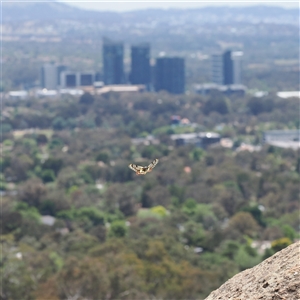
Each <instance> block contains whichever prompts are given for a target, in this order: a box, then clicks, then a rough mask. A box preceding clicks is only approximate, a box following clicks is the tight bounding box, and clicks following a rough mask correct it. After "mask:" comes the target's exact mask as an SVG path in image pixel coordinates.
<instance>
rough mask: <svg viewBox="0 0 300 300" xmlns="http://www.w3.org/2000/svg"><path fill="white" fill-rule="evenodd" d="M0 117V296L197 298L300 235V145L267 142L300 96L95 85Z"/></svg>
mask: <svg viewBox="0 0 300 300" xmlns="http://www.w3.org/2000/svg"><path fill="white" fill-rule="evenodd" d="M173 115H179V116H181V118H187V119H188V120H189V121H190V123H189V124H187V125H184V126H181V125H174V124H172V122H171V117H172V116H173ZM1 123H2V135H1V149H2V150H1V152H2V157H1V161H0V163H1V174H0V189H1V197H2V199H1V201H2V208H1V209H2V213H1V225H2V226H1V229H2V232H1V247H2V253H1V254H2V256H1V261H0V277H1V278H2V281H1V285H2V287H1V299H5V300H16V299H22V300H30V299H40V300H45V299H47V300H48V299H49V300H50V299H51V300H56V299H80V300H83V299H91V300H96V299H97V300H98V299H99V300H100V299H128V300H133V299H136V300H139V299H178V300H179V299H180V300H182V299H199V300H200V299H204V298H205V297H206V296H207V295H208V294H209V293H210V292H211V291H212V290H214V289H216V288H218V287H219V286H220V285H221V284H222V283H224V282H225V281H226V280H227V279H229V278H230V277H232V276H233V275H235V274H236V273H238V272H240V271H242V270H245V269H247V268H250V267H252V266H254V265H256V264H258V263H259V262H261V261H262V260H264V259H265V258H267V257H269V256H271V255H272V254H274V253H275V252H276V251H279V250H281V249H283V248H284V247H286V246H287V245H289V244H291V243H292V242H293V241H295V240H297V239H299V233H297V232H298V230H299V176H300V175H299V174H300V159H299V150H298V151H296V150H292V149H281V148H276V147H274V146H269V145H267V144H264V143H263V139H262V134H263V132H264V131H265V130H270V129H296V128H298V127H299V99H296V98H290V99H281V98H278V97H277V96H276V94H275V93H274V94H272V93H270V94H269V95H266V96H264V97H261V98H256V97H253V96H252V95H248V94H246V95H245V96H243V97H240V96H239V97H238V96H224V95H223V94H221V93H218V92H214V93H212V94H210V95H207V96H200V95H178V96H174V95H170V94H168V93H164V92H161V93H157V94H154V93H152V94H151V93H138V94H126V93H107V94H103V95H91V94H89V93H85V94H83V95H82V96H81V97H73V96H67V95H66V96H61V97H60V98H59V99H56V100H49V99H35V98H31V99H29V100H24V101H15V100H5V101H4V102H3V107H2V111H1ZM187 132H217V133H219V134H220V135H221V137H222V138H228V139H231V140H232V141H233V146H232V148H226V147H222V146H221V145H220V144H214V145H211V146H210V147H207V148H205V149H203V148H200V147H196V146H195V145H183V146H176V145H175V144H174V142H173V141H172V139H171V138H170V136H171V134H174V133H187ZM149 135H152V136H154V137H155V138H156V139H157V140H158V142H157V143H151V142H145V139H143V138H145V137H147V136H149ZM133 139H135V140H138V141H140V143H133ZM241 143H248V144H252V145H259V146H261V148H260V150H259V151H253V152H251V151H238V149H239V146H240V145H241ZM155 158H158V159H159V163H158V164H157V166H156V167H155V169H154V170H153V171H152V172H151V173H149V174H146V175H145V176H136V174H135V173H134V172H133V171H132V170H130V169H129V168H128V165H129V164H130V163H135V164H138V165H148V164H149V163H150V162H151V161H152V160H153V159H155ZM266 244H267V245H269V246H267V247H263V245H266Z"/></svg>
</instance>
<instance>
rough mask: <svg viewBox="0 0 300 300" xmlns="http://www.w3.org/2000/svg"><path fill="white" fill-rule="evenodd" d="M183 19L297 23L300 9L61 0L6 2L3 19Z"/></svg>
mask: <svg viewBox="0 0 300 300" xmlns="http://www.w3.org/2000/svg"><path fill="white" fill-rule="evenodd" d="M178 16H180V17H181V21H188V22H192V23H199V24H201V23H211V22H228V21H231V22H243V21H245V22H275V23H297V22H298V18H299V9H285V8H281V7H276V6H274V7H270V6H262V5H258V6H249V7H228V6H226V7H225V6H224V7H204V8H197V9H168V10H165V9H147V10H136V11H130V12H123V13H120V12H100V11H90V10H83V9H80V8H76V7H72V6H70V5H68V4H65V3H61V2H56V1H54V0H53V1H52V2H42V1H41V0H40V1H38V2H22V1H19V2H3V3H2V17H3V21H4V22H7V21H16V22H18V21H25V20H58V19H73V20H83V21H84V20H89V21H93V20H95V21H101V22H102V23H110V24H112V23H118V22H125V21H126V22H127V23H131V22H148V21H152V22H153V21H154V22H172V21H178Z"/></svg>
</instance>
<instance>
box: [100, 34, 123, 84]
mask: <svg viewBox="0 0 300 300" xmlns="http://www.w3.org/2000/svg"><path fill="white" fill-rule="evenodd" d="M123 58H124V45H123V43H120V42H113V41H111V40H109V39H107V38H104V39H103V80H104V83H105V84H122V83H124V82H125V77H124V62H123Z"/></svg>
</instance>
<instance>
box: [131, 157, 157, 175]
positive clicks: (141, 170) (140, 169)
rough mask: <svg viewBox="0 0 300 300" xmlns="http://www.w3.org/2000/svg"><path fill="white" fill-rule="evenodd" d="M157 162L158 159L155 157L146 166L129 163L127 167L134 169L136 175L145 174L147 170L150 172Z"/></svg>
mask: <svg viewBox="0 0 300 300" xmlns="http://www.w3.org/2000/svg"><path fill="white" fill-rule="evenodd" d="M157 163H158V159H157V158H156V159H154V160H153V161H152V162H151V163H150V164H149V165H148V166H145V167H143V166H138V165H135V164H130V165H129V168H130V169H131V170H133V171H135V173H136V174H137V175H145V174H147V173H148V172H151V171H152V170H153V168H154V167H155V166H156V165H157Z"/></svg>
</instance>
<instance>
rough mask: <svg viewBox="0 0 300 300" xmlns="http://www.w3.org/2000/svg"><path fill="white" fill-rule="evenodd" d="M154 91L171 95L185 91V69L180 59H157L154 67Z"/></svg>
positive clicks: (182, 60)
mask: <svg viewBox="0 0 300 300" xmlns="http://www.w3.org/2000/svg"><path fill="white" fill-rule="evenodd" d="M155 90H156V91H157V92H158V91H161V90H165V91H168V92H169V93H172V94H183V93H184V91H185V67H184V59H183V58H181V57H159V58H157V59H156V66H155Z"/></svg>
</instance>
